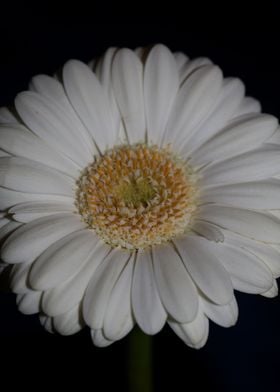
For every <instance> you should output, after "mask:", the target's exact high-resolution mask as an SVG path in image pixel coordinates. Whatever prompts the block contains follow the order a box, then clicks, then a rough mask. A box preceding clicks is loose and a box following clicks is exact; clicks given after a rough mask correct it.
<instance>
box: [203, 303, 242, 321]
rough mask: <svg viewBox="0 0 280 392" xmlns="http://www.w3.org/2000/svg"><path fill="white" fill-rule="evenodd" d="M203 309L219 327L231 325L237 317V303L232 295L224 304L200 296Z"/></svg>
mask: <svg viewBox="0 0 280 392" xmlns="http://www.w3.org/2000/svg"><path fill="white" fill-rule="evenodd" d="M201 300H202V307H203V311H204V313H205V314H206V316H207V317H209V318H210V319H211V320H212V321H214V323H216V324H218V325H220V326H221V327H225V328H228V327H231V326H233V325H235V324H236V321H237V319H238V305H237V302H236V299H235V297H234V296H233V298H232V300H231V302H229V303H228V304H226V305H216V304H214V303H213V302H210V301H208V300H207V299H204V298H201Z"/></svg>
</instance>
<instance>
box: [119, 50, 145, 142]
mask: <svg viewBox="0 0 280 392" xmlns="http://www.w3.org/2000/svg"><path fill="white" fill-rule="evenodd" d="M112 83H113V89H114V95H115V98H116V100H117V104H118V106H119V109H120V112H121V117H122V120H123V122H124V126H125V129H126V132H127V136H128V140H129V143H136V142H143V141H145V133H146V125H145V112H144V97H143V64H142V63H141V61H140V60H139V58H138V57H137V55H136V54H135V53H134V52H133V51H131V50H129V49H121V50H119V51H118V52H117V53H116V55H115V57H114V61H113V67H112Z"/></svg>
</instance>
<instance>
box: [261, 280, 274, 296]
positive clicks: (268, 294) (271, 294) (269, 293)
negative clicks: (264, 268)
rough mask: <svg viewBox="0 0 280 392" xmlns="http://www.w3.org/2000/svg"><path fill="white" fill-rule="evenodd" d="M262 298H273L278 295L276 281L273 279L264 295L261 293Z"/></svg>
mask: <svg viewBox="0 0 280 392" xmlns="http://www.w3.org/2000/svg"><path fill="white" fill-rule="evenodd" d="M261 295H262V296H263V297H267V298H274V297H277V295H278V285H277V281H276V279H273V286H272V287H271V288H270V289H269V290H267V291H266V292H265V293H261Z"/></svg>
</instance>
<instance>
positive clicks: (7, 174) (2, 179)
mask: <svg viewBox="0 0 280 392" xmlns="http://www.w3.org/2000/svg"><path fill="white" fill-rule="evenodd" d="M0 184H1V186H3V187H5V188H8V189H11V190H15V191H20V192H27V193H29V192H30V193H45V194H54V195H64V196H71V195H72V194H73V192H74V187H75V182H74V180H73V179H71V178H70V177H68V176H66V175H64V174H62V173H59V172H58V171H57V170H54V169H52V168H50V167H48V166H46V165H42V164H40V163H38V162H34V161H31V160H29V159H26V158H17V157H7V158H0Z"/></svg>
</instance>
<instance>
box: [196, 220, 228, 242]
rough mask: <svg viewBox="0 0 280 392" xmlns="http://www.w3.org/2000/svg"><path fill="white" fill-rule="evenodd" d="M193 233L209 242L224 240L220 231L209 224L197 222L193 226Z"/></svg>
mask: <svg viewBox="0 0 280 392" xmlns="http://www.w3.org/2000/svg"><path fill="white" fill-rule="evenodd" d="M193 231H195V232H196V233H198V234H200V235H201V236H202V237H205V238H207V240H209V241H215V242H223V240H224V235H223V233H222V231H221V230H220V229H219V228H218V227H217V226H214V225H211V223H209V222H203V221H200V220H197V221H196V222H195V224H194V226H193Z"/></svg>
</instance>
